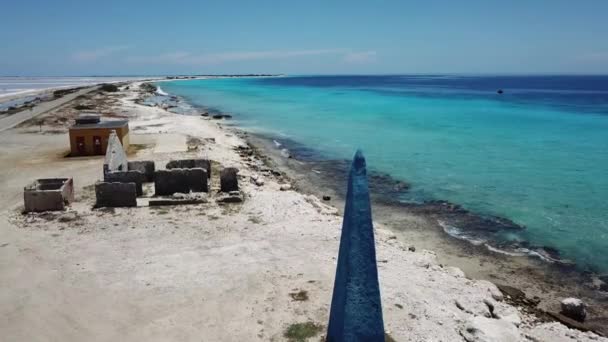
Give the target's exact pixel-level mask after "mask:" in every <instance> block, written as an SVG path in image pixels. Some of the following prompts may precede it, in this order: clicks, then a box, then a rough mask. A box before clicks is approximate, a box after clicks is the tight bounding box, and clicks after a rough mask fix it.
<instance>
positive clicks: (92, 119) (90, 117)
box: [76, 113, 101, 125]
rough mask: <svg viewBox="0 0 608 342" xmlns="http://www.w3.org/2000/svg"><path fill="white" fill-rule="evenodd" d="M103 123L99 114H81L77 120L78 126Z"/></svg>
mask: <svg viewBox="0 0 608 342" xmlns="http://www.w3.org/2000/svg"><path fill="white" fill-rule="evenodd" d="M100 121H101V115H99V114H97V113H81V114H80V115H78V117H77V118H76V124H77V125H83V124H91V123H98V122H100Z"/></svg>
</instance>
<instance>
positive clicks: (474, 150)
mask: <svg viewBox="0 0 608 342" xmlns="http://www.w3.org/2000/svg"><path fill="white" fill-rule="evenodd" d="M159 85H161V87H162V88H163V90H164V91H166V92H168V93H170V94H175V95H178V96H181V97H183V98H185V99H186V100H188V101H189V102H190V103H192V104H194V105H198V106H204V107H205V108H210V109H211V110H217V111H221V112H227V113H230V114H232V115H233V118H234V119H235V120H236V123H237V124H238V125H240V126H242V127H243V128H245V129H248V130H251V131H254V132H257V133H262V134H265V135H268V136H272V137H276V139H277V140H278V141H279V142H280V141H281V139H285V140H289V141H293V142H296V143H298V144H302V145H304V146H307V147H308V148H310V149H311V150H314V151H318V153H319V155H321V156H323V157H324V158H327V159H344V158H350V157H352V155H353V153H354V152H355V150H356V149H357V148H359V147H360V148H362V149H363V151H364V152H365V155H366V157H367V160H368V165H370V166H371V167H372V168H373V169H375V170H378V171H380V172H384V173H388V174H390V175H391V176H392V177H394V178H396V179H400V180H403V181H406V182H408V183H411V185H412V187H411V189H410V190H409V191H408V192H406V193H404V194H403V195H402V198H401V200H402V201H405V202H411V201H429V200H447V201H450V202H452V203H457V204H460V205H462V206H463V207H464V208H466V209H468V210H470V211H473V212H475V213H478V214H480V215H493V216H498V217H504V218H507V219H509V220H512V221H514V222H515V223H517V224H519V225H522V226H525V228H526V229H524V230H522V231H519V232H513V231H509V232H495V233H492V234H491V235H489V236H485V237H483V239H488V241H487V242H488V243H490V244H491V243H492V242H502V243H504V242H505V241H507V242H510V243H511V242H512V243H513V244H514V245H520V246H522V248H523V246H528V247H529V246H546V247H550V248H551V249H556V250H558V251H559V254H560V256H561V258H563V259H568V260H572V261H574V262H576V264H577V265H578V266H579V267H580V268H582V269H586V270H592V271H596V272H601V273H606V272H608V77H603V76H492V77H489V76H484V77H481V76H436V75H435V76H290V77H275V78H224V79H209V80H188V81H174V82H163V83H159ZM498 89H502V90H503V93H502V94H499V93H498V92H497V90H498ZM447 229H448V231H449V232H450V233H452V234H453V235H455V236H459V237H469V236H468V235H467V227H447ZM471 238H473V237H471ZM475 239H479V237H475ZM477 242H479V241H477Z"/></svg>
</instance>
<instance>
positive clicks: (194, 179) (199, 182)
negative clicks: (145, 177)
mask: <svg viewBox="0 0 608 342" xmlns="http://www.w3.org/2000/svg"><path fill="white" fill-rule="evenodd" d="M207 180H208V176H207V170H205V169H202V168H193V169H169V170H157V171H156V172H155V175H154V189H155V193H156V195H157V196H170V195H173V194H174V193H176V192H180V193H189V192H191V191H192V192H207V191H209V188H208V183H207Z"/></svg>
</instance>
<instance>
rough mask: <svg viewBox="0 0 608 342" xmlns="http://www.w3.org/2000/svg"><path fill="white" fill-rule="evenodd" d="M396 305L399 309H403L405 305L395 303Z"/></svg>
mask: <svg viewBox="0 0 608 342" xmlns="http://www.w3.org/2000/svg"><path fill="white" fill-rule="evenodd" d="M395 306H396V307H398V308H399V309H403V305H401V304H395Z"/></svg>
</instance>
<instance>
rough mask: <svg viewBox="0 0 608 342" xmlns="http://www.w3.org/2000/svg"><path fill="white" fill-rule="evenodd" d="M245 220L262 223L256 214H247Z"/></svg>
mask: <svg viewBox="0 0 608 342" xmlns="http://www.w3.org/2000/svg"><path fill="white" fill-rule="evenodd" d="M247 221H249V222H251V223H253V224H261V223H262V219H261V218H259V217H258V216H249V218H248V219H247Z"/></svg>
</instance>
